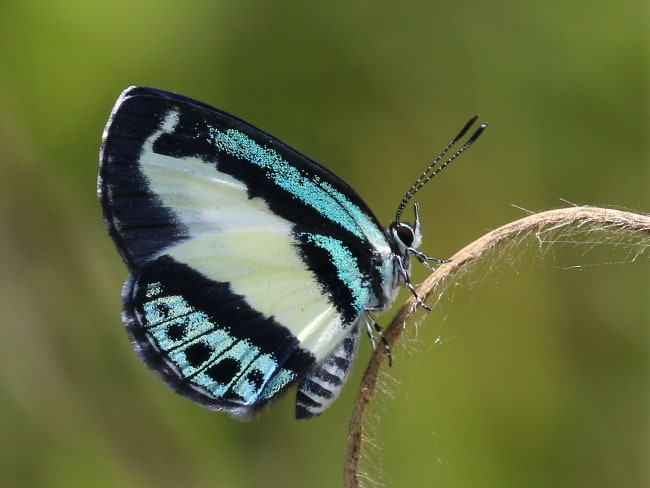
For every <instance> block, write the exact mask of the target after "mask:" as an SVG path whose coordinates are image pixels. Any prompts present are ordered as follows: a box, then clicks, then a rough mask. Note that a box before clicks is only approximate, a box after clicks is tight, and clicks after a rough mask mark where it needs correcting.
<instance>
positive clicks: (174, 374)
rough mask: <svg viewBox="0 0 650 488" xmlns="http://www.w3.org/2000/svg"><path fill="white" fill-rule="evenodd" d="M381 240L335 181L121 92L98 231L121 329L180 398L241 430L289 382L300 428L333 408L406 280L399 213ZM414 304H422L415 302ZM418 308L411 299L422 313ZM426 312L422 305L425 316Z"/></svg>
mask: <svg viewBox="0 0 650 488" xmlns="http://www.w3.org/2000/svg"><path fill="white" fill-rule="evenodd" d="M476 119H477V117H476V116H475V117H473V118H472V119H471V120H470V121H469V122H468V123H467V124H466V125H465V126H464V127H463V129H462V130H461V131H460V133H459V134H458V136H457V137H456V138H454V140H453V141H452V142H451V143H450V144H449V145H448V146H447V147H446V148H445V150H444V151H443V152H442V153H441V154H440V156H438V157H437V158H436V160H435V161H434V162H433V163H432V164H431V165H430V166H429V167H428V168H427V170H426V171H425V172H424V173H423V174H422V175H421V176H420V177H419V178H418V179H417V180H416V181H415V183H414V184H413V186H412V187H411V188H410V190H409V191H408V192H407V193H406V195H405V196H404V198H403V199H402V201H401V203H400V204H399V207H398V210H397V213H396V217H395V220H394V221H393V222H392V223H391V224H390V225H389V226H388V227H387V228H384V227H382V226H381V224H380V223H379V221H378V220H377V218H376V217H375V216H374V214H373V213H372V212H371V210H370V209H369V208H368V207H367V206H366V204H365V203H364V202H363V200H362V199H361V197H360V196H359V195H358V194H357V193H356V192H355V191H354V190H353V189H352V188H351V187H350V186H349V185H347V184H346V183H345V182H344V181H342V180H341V179H340V178H338V177H337V176H336V175H334V174H333V173H332V172H330V171H329V170H327V169H326V168H324V167H323V166H320V165H319V164H317V163H315V162H314V161H312V160H310V159H308V158H307V157H305V156H303V155H302V154H300V153H299V152H297V151H295V150H293V149H291V148H290V147H288V146H287V145H285V144H284V143H282V142H280V141H279V140H277V139H275V138H274V137H272V136H270V135H269V134H266V133H265V132H263V131H261V130H259V129H257V128H255V127H253V126H252V125H250V124H248V123H246V122H244V121H243V120H240V119H238V118H236V117H234V116H232V115H229V114H227V113H225V112H223V111H221V110H218V109H216V108H213V107H211V106H209V105H206V104H203V103H201V102H198V101H195V100H192V99H190V98H187V97H184V96H181V95H177V94H174V93H170V92H166V91H162V90H157V89H153V88H145V87H130V88H128V89H126V90H125V91H124V92H123V93H122V94H121V95H120V97H119V98H118V100H117V102H116V104H115V107H114V108H113V111H112V113H111V115H110V118H109V120H108V123H107V125H106V128H105V129H104V133H103V139H102V144H101V149H100V169H99V177H98V183H97V191H98V196H99V200H100V203H101V207H102V210H103V216H104V222H105V225H106V227H107V229H108V232H109V234H110V236H111V237H112V239H113V241H114V243H115V246H116V247H117V250H118V251H119V253H120V255H121V256H122V259H123V260H124V262H125V263H126V266H127V267H128V270H129V273H130V275H129V277H128V279H127V280H126V282H125V284H124V287H123V289H122V299H123V312H122V321H123V323H124V326H125V327H126V330H127V332H128V334H129V336H130V339H131V341H132V343H133V346H134V348H135V351H136V352H137V354H138V355H139V356H140V358H141V359H142V361H143V362H144V363H145V364H146V365H147V366H148V367H149V368H150V369H152V370H153V371H154V372H155V373H156V374H157V375H158V376H160V377H161V378H162V379H163V380H164V381H165V382H166V383H167V384H168V385H169V386H170V387H171V388H172V389H173V390H175V391H176V392H177V393H179V394H181V395H184V396H185V397H188V398H190V399H191V400H193V401H195V402H197V403H199V404H201V405H203V406H204V407H207V408H209V409H213V410H217V411H223V412H226V413H228V414H230V415H232V416H234V417H235V418H238V419H247V418H250V417H252V416H253V415H254V414H255V413H257V412H258V411H259V410H260V409H261V408H262V407H264V406H265V405H266V404H267V403H268V402H270V401H271V400H273V399H274V398H276V397H277V396H278V395H280V394H281V393H283V392H284V391H286V390H287V389H288V388H289V387H290V386H291V385H293V384H295V383H298V388H297V396H296V408H295V416H296V418H310V417H313V416H315V415H319V414H320V413H322V412H323V411H324V410H325V409H326V408H327V407H328V406H329V405H331V403H332V402H333V401H334V400H335V399H336V398H337V397H338V395H339V393H340V392H341V389H342V388H343V385H344V384H345V382H346V380H347V378H348V376H349V373H350V370H351V366H352V361H353V359H354V357H355V355H356V351H357V346H358V344H359V336H360V331H361V329H363V328H365V329H367V330H368V332H369V335H371V338H372V330H371V326H372V325H376V324H375V323H374V321H373V319H372V317H371V315H370V313H371V312H380V311H383V310H386V309H387V308H389V307H390V306H391V304H392V303H393V301H394V300H395V298H396V295H397V293H398V291H399V289H400V288H401V287H402V286H403V285H406V286H407V287H408V288H409V289H410V290H411V291H412V292H413V294H415V289H414V288H413V285H412V284H411V281H410V257H411V256H414V257H415V258H416V259H417V260H418V261H420V262H422V263H424V264H425V265H428V266H429V267H432V265H433V264H435V263H437V262H442V261H441V260H436V259H435V258H431V257H429V256H427V255H425V254H423V253H422V252H420V251H419V250H418V249H417V248H418V246H419V245H420V243H421V230H420V219H419V213H418V207H417V204H415V205H414V208H415V220H414V223H413V224H408V223H404V222H402V221H401V215H402V212H403V210H404V209H405V207H406V205H407V203H408V202H409V201H410V199H411V198H412V197H413V195H415V193H416V192H417V191H418V190H419V189H420V188H421V187H422V186H423V185H424V184H425V183H427V182H428V181H429V180H430V179H431V178H432V177H433V176H434V175H435V174H437V173H438V172H439V171H440V170H441V169H442V168H444V167H445V166H446V165H447V164H449V163H450V162H451V161H452V160H453V159H454V158H455V157H456V156H458V155H459V154H460V153H461V152H463V151H464V150H465V149H466V148H467V147H469V146H470V145H471V144H472V143H473V142H474V141H475V140H476V138H477V137H478V136H479V135H480V134H481V132H482V131H483V130H484V129H485V127H486V125H485V124H483V125H481V126H480V127H479V128H478V129H477V130H476V131H475V132H474V134H473V135H472V136H471V137H470V138H469V140H468V141H467V142H466V143H465V144H464V145H463V146H462V147H461V148H460V149H458V150H457V152H456V153H455V154H454V155H453V156H451V157H450V158H448V159H447V160H446V161H445V162H443V163H442V164H441V165H440V166H438V167H437V168H436V169H435V170H434V169H433V168H434V167H435V166H436V164H438V163H439V162H440V161H441V158H442V157H443V156H444V155H445V154H446V153H447V151H448V150H449V149H450V148H451V147H452V146H453V145H454V144H456V143H457V141H458V140H459V139H460V138H461V137H463V136H464V135H465V133H466V132H467V131H468V130H469V128H470V127H471V126H472V125H473V124H474V122H475V121H476ZM415 295H416V297H417V294H415ZM421 303H422V302H421ZM422 304H423V303H422Z"/></svg>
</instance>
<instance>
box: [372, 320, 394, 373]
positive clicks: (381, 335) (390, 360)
mask: <svg viewBox="0 0 650 488" xmlns="http://www.w3.org/2000/svg"><path fill="white" fill-rule="evenodd" d="M366 318H367V320H366V333H367V334H368V338H369V339H370V342H371V343H372V348H373V349H374V348H375V346H376V343H375V334H374V332H373V330H372V329H373V328H374V329H375V332H377V334H379V339H380V340H381V344H382V345H383V346H384V351H386V356H387V357H388V366H389V367H392V366H393V353H392V350H391V348H390V344H389V343H388V341H387V340H386V337H385V336H384V331H383V329H382V328H381V325H379V323H378V322H377V321H376V320H375V319H373V318H372V315H370V312H369V311H367V310H366Z"/></svg>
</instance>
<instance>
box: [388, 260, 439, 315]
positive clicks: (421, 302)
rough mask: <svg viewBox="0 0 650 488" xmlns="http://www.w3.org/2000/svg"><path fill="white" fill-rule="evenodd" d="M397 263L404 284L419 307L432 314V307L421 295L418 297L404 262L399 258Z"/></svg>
mask: <svg viewBox="0 0 650 488" xmlns="http://www.w3.org/2000/svg"><path fill="white" fill-rule="evenodd" d="M395 262H396V263H397V267H398V270H399V273H400V274H401V275H402V278H403V279H404V284H405V285H406V287H407V288H408V289H409V291H410V292H411V294H412V295H413V296H414V297H415V301H416V302H417V304H418V305H419V306H421V307H422V308H423V309H425V310H426V311H427V312H431V307H429V305H427V304H426V303H424V300H422V298H420V295H418V293H417V291H416V290H415V287H414V286H413V283H411V278H410V277H409V274H408V271H407V270H406V268H404V264H402V260H401V259H399V258H396V259H395Z"/></svg>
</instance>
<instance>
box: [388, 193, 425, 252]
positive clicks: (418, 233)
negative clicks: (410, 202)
mask: <svg viewBox="0 0 650 488" xmlns="http://www.w3.org/2000/svg"><path fill="white" fill-rule="evenodd" d="M413 208H414V209H415V220H414V221H413V225H411V224H408V223H406V222H398V221H395V222H392V223H391V224H390V226H389V232H390V236H391V237H392V240H393V242H394V243H395V246H396V247H397V251H398V252H399V254H400V255H402V256H404V255H406V253H407V252H408V251H409V250H410V249H417V248H418V247H420V244H422V230H421V224H420V212H419V206H418V204H417V203H416V204H415V205H414V206H413Z"/></svg>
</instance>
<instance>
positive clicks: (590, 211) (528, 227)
mask: <svg viewBox="0 0 650 488" xmlns="http://www.w3.org/2000/svg"><path fill="white" fill-rule="evenodd" d="M586 225H589V226H594V227H597V228H599V229H607V230H611V229H618V230H622V231H627V232H631V233H634V234H637V233H640V234H644V235H650V216H649V215H644V214H638V213H632V212H625V211H621V210H613V209H605V208H599V207H571V208H563V209H558V210H549V211H546V212H540V213H536V214H532V215H529V216H527V217H524V218H522V219H519V220H516V221H514V222H511V223H508V224H506V225H504V226H502V227H499V228H498V229H495V230H493V231H491V232H488V233H487V234H485V235H483V236H482V237H480V238H479V239H477V240H475V241H474V242H472V243H471V244H469V245H468V246H466V247H465V248H463V249H461V250H460V251H458V252H457V253H456V254H455V255H454V256H453V257H452V258H451V259H450V261H449V262H447V263H445V264H443V265H441V266H440V267H439V268H437V269H436V270H435V271H434V272H433V273H432V274H431V275H430V276H429V277H428V278H427V279H426V281H425V282H424V283H423V284H422V285H421V286H420V287H419V288H418V291H417V292H418V295H419V296H420V297H421V298H422V299H423V300H424V301H425V302H427V303H430V302H431V297H432V296H433V294H434V293H435V292H436V291H437V290H438V289H439V288H440V286H441V285H442V284H443V283H444V282H445V281H446V280H447V279H449V278H453V277H454V276H455V275H457V274H458V273H459V272H460V271H462V270H463V269H464V268H466V267H467V266H468V265H470V264H473V263H475V262H476V261H477V260H478V259H480V257H481V256H482V255H483V254H485V253H486V252H487V251H490V250H492V249H493V248H495V247H496V246H498V245H499V244H502V243H505V242H509V241H511V240H513V239H516V238H518V237H521V236H523V235H531V234H538V233H540V232H542V231H548V230H551V229H560V228H562V227H566V226H575V227H581V226H586ZM416 308H417V305H416V301H415V298H414V297H410V298H409V300H408V301H407V302H406V303H405V304H404V306H403V307H402V308H401V309H400V311H399V312H398V314H397V315H396V316H395V318H394V319H393V321H392V322H391V324H390V325H389V326H388V327H387V328H386V330H385V332H384V337H385V339H386V341H387V343H388V344H389V345H390V346H392V345H393V344H395V342H396V341H397V339H398V338H399V336H400V334H401V333H402V330H403V329H404V324H405V323H406V321H407V320H408V319H409V317H410V316H411V314H412V313H413V312H414V311H415V310H416ZM385 358H386V350H385V348H383V347H377V348H375V349H374V352H373V354H372V356H371V358H370V362H369V364H368V367H367V368H366V371H365V373H364V376H363V379H362V381H361V386H360V388H359V393H358V395H357V399H356V402H355V405H354V410H353V412H352V418H351V419H350V426H349V434H348V444H347V450H346V459H345V468H344V480H345V486H346V487H349V488H357V487H358V486H359V472H358V469H359V460H360V458H361V453H362V448H363V442H364V439H363V426H364V418H365V417H364V415H365V412H366V409H367V407H368V406H369V405H370V402H371V401H372V399H373V396H374V393H375V388H376V386H377V375H378V373H379V367H380V366H381V364H382V362H383V361H384V359H385Z"/></svg>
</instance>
